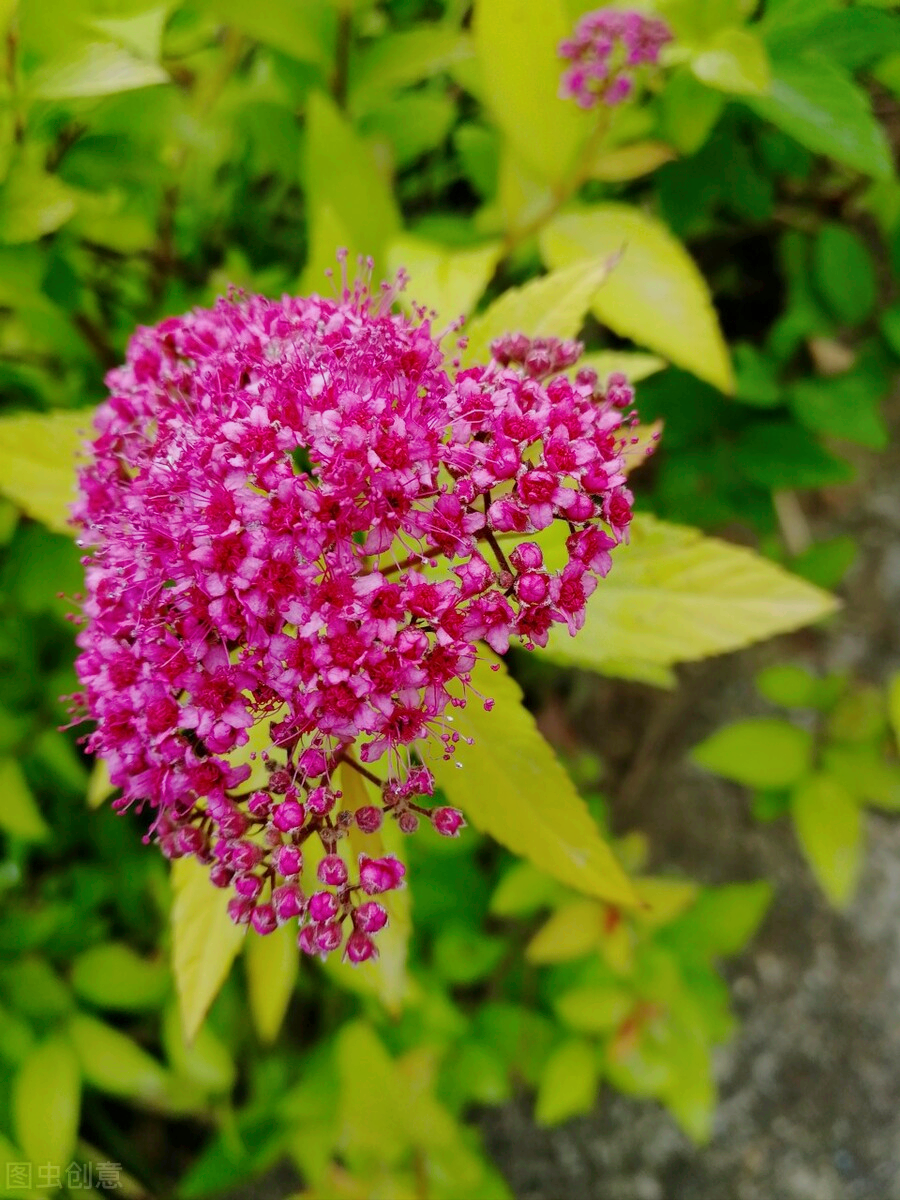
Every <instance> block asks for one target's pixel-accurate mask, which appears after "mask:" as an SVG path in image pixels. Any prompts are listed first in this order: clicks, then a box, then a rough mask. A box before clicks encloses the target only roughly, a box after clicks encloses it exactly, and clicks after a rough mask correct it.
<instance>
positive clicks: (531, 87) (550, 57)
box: [473, 0, 592, 183]
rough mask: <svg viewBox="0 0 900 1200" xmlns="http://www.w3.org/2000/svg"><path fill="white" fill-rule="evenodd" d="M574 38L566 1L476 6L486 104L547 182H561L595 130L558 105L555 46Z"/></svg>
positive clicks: (489, 1)
mask: <svg viewBox="0 0 900 1200" xmlns="http://www.w3.org/2000/svg"><path fill="white" fill-rule="evenodd" d="M570 32H571V21H570V19H569V16H568V13H567V11H566V8H565V5H564V4H563V0H478V2H477V4H476V5H475V18H474V28H473V33H474V39H475V53H476V55H477V58H478V62H479V64H480V66H481V72H482V82H483V91H484V100H485V102H486V104H487V106H488V108H489V109H490V110H491V111H492V113H493V115H494V117H495V119H496V121H497V124H498V125H499V126H500V128H501V129H502V130H503V133H504V134H505V135H506V137H507V138H508V139H509V141H510V142H511V143H512V145H513V146H514V148H515V150H516V153H517V154H518V155H519V157H520V158H521V159H522V160H523V161H524V162H525V163H527V164H528V166H529V167H530V168H531V170H532V171H533V172H534V173H535V174H536V175H537V176H538V177H539V178H541V179H546V180H548V181H550V182H554V183H558V182H561V181H562V180H563V179H564V178H565V177H566V176H567V174H568V172H569V170H570V169H571V166H572V163H573V161H574V159H575V154H576V151H577V149H578V147H579V144H580V143H581V142H582V140H583V139H584V138H585V137H586V136H587V134H588V133H589V131H590V129H591V125H592V122H591V118H590V117H587V118H586V117H585V114H584V113H582V112H580V111H579V110H578V108H577V106H576V105H575V104H574V103H572V102H564V101H562V100H560V99H559V80H560V75H561V73H562V71H561V66H560V61H559V58H558V56H557V46H558V45H559V43H560V41H561V40H562V39H563V38H564V37H566V36H567V35H568V34H569V33H570Z"/></svg>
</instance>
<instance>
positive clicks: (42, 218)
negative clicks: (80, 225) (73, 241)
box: [0, 157, 78, 244]
mask: <svg viewBox="0 0 900 1200" xmlns="http://www.w3.org/2000/svg"><path fill="white" fill-rule="evenodd" d="M77 207H78V202H77V192H75V191H74V189H72V188H70V187H69V186H68V185H67V184H65V183H63V181H62V180H61V179H60V178H59V176H58V175H50V174H48V173H47V172H46V171H45V170H44V169H43V167H42V166H41V165H40V164H39V163H37V162H34V161H32V160H31V159H30V158H29V157H21V158H18V159H16V160H15V161H14V162H13V164H12V167H11V168H10V171H9V174H8V175H7V177H6V181H5V182H4V184H3V187H2V189H0V242H6V243H8V244H16V243H20V242H35V241H37V239H38V238H41V237H43V236H44V235H45V234H47V233H53V232H54V231H55V230H57V229H59V228H60V226H62V225H65V223H66V221H68V220H69V218H70V217H72V216H74V214H75V210H76V209H77Z"/></svg>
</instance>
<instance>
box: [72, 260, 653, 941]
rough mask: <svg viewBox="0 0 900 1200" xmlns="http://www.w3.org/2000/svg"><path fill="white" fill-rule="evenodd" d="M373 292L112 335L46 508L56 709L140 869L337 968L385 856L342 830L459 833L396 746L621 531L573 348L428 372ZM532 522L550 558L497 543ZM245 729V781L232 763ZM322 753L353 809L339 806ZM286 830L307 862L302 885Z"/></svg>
mask: <svg viewBox="0 0 900 1200" xmlns="http://www.w3.org/2000/svg"><path fill="white" fill-rule="evenodd" d="M393 295H394V293H393V291H392V290H391V289H388V290H387V291H385V292H384V293H383V294H382V296H381V297H380V298H378V299H372V298H371V297H370V295H369V293H368V291H367V289H366V288H365V286H364V285H363V284H362V283H357V284H356V286H355V288H354V289H353V290H351V289H349V288H348V287H347V286H346V283H345V285H344V288H343V291H342V294H341V296H340V298H339V299H337V300H329V299H321V298H320V297H317V296H313V297H310V298H299V299H298V298H291V297H285V298H283V299H282V300H280V301H272V300H268V299H265V298H263V297H261V296H242V295H237V294H236V295H233V296H231V297H229V298H228V299H227V300H220V301H219V302H218V303H217V304H216V306H215V307H214V308H213V309H211V310H196V311H194V312H192V313H189V314H187V315H186V316H183V317H177V318H170V319H168V320H165V321H163V322H162V323H161V324H159V325H158V326H156V327H155V328H145V329H139V330H138V331H137V333H136V334H135V335H134V337H133V338H132V341H131V343H130V345H129V348H128V355H127V361H126V364H125V365H124V366H123V367H121V368H118V369H117V370H114V371H112V372H111V373H110V375H109V377H108V381H107V382H108V385H109V389H110V396H109V399H108V400H107V401H106V402H105V403H104V404H103V405H102V406H101V407H100V409H99V411H98V413H97V416H96V421H95V424H96V429H97V435H96V437H95V439H94V441H93V443H92V446H91V450H92V459H91V461H90V463H89V465H88V466H86V467H85V468H84V469H83V470H82V472H81V477H80V489H81V495H80V499H79V501H78V503H77V505H76V508H75V517H76V520H77V522H78V523H79V524H80V526H81V529H82V534H81V543H82V545H84V546H85V547H86V548H87V556H86V558H85V560H84V561H85V565H86V575H87V600H86V602H85V607H84V622H85V623H84V628H82V629H81V631H80V632H79V635H78V644H79V647H80V656H79V658H78V661H77V670H78V675H79V679H80V682H81V685H82V689H83V691H82V692H80V693H79V694H78V695H77V696H76V697H75V698H74V704H75V707H76V709H77V711H78V714H79V715H80V716H84V717H87V718H89V719H90V720H92V721H93V722H95V728H94V730H93V732H92V733H91V734H90V735H89V737H88V738H87V746H88V749H89V750H90V751H92V752H94V753H96V754H99V755H102V756H103V758H104V759H105V760H106V762H107V764H108V767H109V772H110V777H111V779H112V782H113V783H114V784H115V785H116V786H117V787H119V788H121V789H122V797H121V799H120V800H118V801H117V802H116V806H117V808H119V809H124V808H128V807H129V806H131V805H136V806H137V807H138V808H141V807H143V806H144V805H149V806H150V807H151V808H152V809H153V810H154V813H155V815H154V820H153V824H152V833H153V834H154V835H155V837H156V839H157V841H158V842H159V845H160V847H161V849H162V851H163V853H164V854H165V855H166V856H167V857H169V858H177V857H181V856H184V855H192V856H194V857H196V858H197V859H199V860H200V861H201V862H203V863H206V864H208V865H209V868H210V877H211V881H212V882H213V883H214V884H215V885H216V886H218V887H223V888H227V889H229V890H230V891H231V893H232V896H233V898H232V899H231V900H230V903H229V911H230V912H231V915H232V917H233V919H234V920H235V921H237V922H239V923H248V924H250V923H252V925H253V927H254V928H255V929H256V930H257V931H258V932H259V933H268V932H270V931H271V930H272V929H275V928H276V927H277V926H278V925H280V924H283V923H284V922H286V921H288V920H291V919H292V918H294V917H299V918H300V933H299V944H300V946H301V948H302V949H304V950H305V951H307V952H309V953H314V954H323V955H324V954H328V953H330V952H332V951H334V950H336V949H338V948H339V947H340V946H342V945H343V946H344V948H345V949H344V952H345V954H346V955H347V957H348V958H349V959H350V960H351V961H354V962H362V961H365V960H366V959H368V958H371V957H372V955H373V954H374V953H375V945H374V943H373V942H372V940H371V937H370V935H371V934H374V933H377V932H378V930H380V929H381V927H382V926H383V925H384V923H385V921H386V915H384V910H383V909H382V907H381V906H380V905H379V904H377V903H375V902H374V901H371V900H369V899H368V897H370V896H375V895H380V894H381V893H383V892H388V891H391V890H392V889H395V888H397V887H401V886H402V884H403V876H404V867H403V864H402V863H401V862H400V861H399V860H398V859H396V858H394V857H391V856H386V857H385V856H380V855H379V851H378V849H377V843H376V842H373V851H372V853H371V854H361V855H358V856H357V861H356V862H355V864H354V865H352V866H351V865H350V862H349V856H348V855H347V854H346V853H344V854H342V853H341V850H342V848H343V845H344V844H346V843H345V839H346V838H347V836H348V834H349V832H350V829H351V827H353V826H354V824H355V827H356V831H355V833H354V836H355V837H359V836H360V835H370V836H372V837H373V838H374V837H375V836H376V834H377V831H378V829H379V827H380V825H381V824H382V821H383V820H385V819H393V820H395V821H396V823H397V825H398V827H399V828H400V829H401V830H403V831H405V832H410V833H411V832H413V831H414V830H415V828H416V827H417V826H418V825H419V823H420V818H422V817H424V818H425V820H426V822H427V823H429V824H431V826H432V827H433V829H435V830H437V832H438V833H440V834H443V835H444V836H454V835H455V834H457V833H458V831H459V829H460V828H461V827H462V826H463V824H464V821H463V818H462V814H461V813H459V812H458V811H457V810H455V809H452V808H448V807H446V806H441V807H437V808H433V809H431V808H429V807H428V806H427V804H423V803H422V801H423V800H427V798H428V797H429V796H431V795H432V793H433V791H434V781H433V778H432V776H431V773H430V772H429V771H428V770H427V769H426V768H424V767H422V766H421V765H419V764H418V762H417V759H416V748H417V746H418V745H419V744H420V743H421V742H422V740H423V739H439V741H440V742H442V743H443V752H444V754H445V756H446V757H450V756H451V755H452V754H453V752H454V747H455V743H456V741H457V740H458V736H459V735H458V734H457V733H456V732H455V731H454V729H453V725H452V723H450V722H449V721H448V720H447V719H446V716H445V712H446V710H447V708H448V706H450V705H455V704H460V703H464V702H465V699H466V698H467V688H468V685H469V682H470V672H471V670H472V668H473V666H474V664H475V662H476V659H477V656H478V653H479V650H478V644H479V642H480V641H482V640H484V641H486V642H488V643H489V644H490V645H491V646H492V647H493V648H494V649H495V650H497V651H500V652H503V651H505V650H506V648H507V647H508V645H509V643H510V640H511V639H513V640H515V641H517V642H519V643H522V644H524V645H525V646H527V647H529V648H530V647H533V646H534V645H536V644H537V645H544V644H546V642H547V638H548V636H549V632H550V629H551V628H552V626H553V625H554V624H561V625H565V626H567V627H568V628H569V629H570V630H571V631H574V630H576V629H577V628H579V626H580V625H581V623H583V620H584V605H585V603H586V600H587V597H588V596H589V595H590V593H591V591H592V590H593V589H594V587H595V586H596V583H597V579H598V578H599V577H601V576H603V575H605V574H606V572H607V571H608V570H609V566H610V559H609V550H611V549H612V548H613V547H614V546H615V545H616V543H617V542H618V541H620V540H622V539H623V538H625V537H626V536H627V530H628V523H629V521H630V517H631V508H630V502H631V496H630V493H629V492H628V491H627V489H626V487H625V477H624V474H623V470H622V467H623V460H622V457H621V450H622V447H623V444H624V440H625V437H624V435H623V433H622V427H623V426H626V425H628V424H629V423H630V422H631V421H633V420H634V418H633V416H630V415H628V414H626V412H625V409H626V408H627V406H628V405H629V404H630V403H631V400H632V392H631V389H630V388H629V387H628V386H627V384H626V383H625V382H624V380H621V379H620V378H619V379H617V380H615V381H614V386H612V387H611V388H610V390H609V394H607V393H606V392H605V391H604V390H603V389H602V388H600V387H598V383H597V378H596V375H595V374H594V373H593V372H589V371H582V372H580V373H579V374H578V375H577V376H576V377H575V380H574V382H573V381H570V380H569V379H568V378H567V377H566V376H564V375H562V374H560V372H561V371H563V370H564V369H566V368H568V367H570V366H571V365H572V364H573V363H574V362H575V361H576V359H577V357H578V355H579V354H580V352H581V347H580V346H579V345H578V344H577V343H573V342H559V341H554V340H553V339H539V340H535V341H529V340H528V339H527V338H523V337H521V336H520V335H516V336H510V337H507V338H503V339H501V340H500V341H499V342H498V343H496V344H495V346H494V347H493V354H494V358H493V360H492V361H491V362H490V363H489V364H487V365H484V366H476V367H471V368H468V369H466V370H454V369H453V368H454V366H455V364H453V363H449V364H448V363H447V362H446V361H445V357H444V352H443V350H442V347H441V345H440V340H439V339H435V338H434V337H433V336H432V334H431V331H430V328H429V324H428V321H427V319H425V318H424V317H423V316H422V315H421V314H420V315H418V316H416V317H415V318H412V319H410V318H406V317H403V316H400V315H397V314H395V313H392V312H391V311H390V309H391V304H392V301H393ZM556 521H562V522H565V526H566V530H567V543H566V544H567V547H568V551H569V558H568V563H567V565H565V567H564V569H563V570H561V571H550V570H548V569H547V568H546V567H545V565H544V560H543V555H542V552H541V550H540V547H539V546H538V545H537V544H536V543H535V542H533V541H530V540H524V541H521V540H518V535H524V536H525V538H526V539H527V537H528V535H529V534H533V533H534V532H535V531H537V530H540V529H544V528H546V527H547V526H549V525H551V524H553V523H554V522H556ZM600 522H605V526H606V528H605V529H604V528H602V527H601V525H600ZM607 530H608V531H609V532H607ZM507 534H510V535H512V536H511V537H510V538H507ZM504 544H505V545H506V549H505V550H504V548H503V547H504ZM460 687H461V689H462V693H461V695H460V692H459V690H454V689H459V688H460ZM484 703H485V706H486V707H487V708H490V706H491V704H492V702H491V701H490V699H489V698H488V699H486V700H484ZM259 727H262V729H263V730H264V731H265V733H264V735H263V737H262V740H263V741H264V742H265V743H267V749H266V750H265V751H263V752H261V755H260V759H261V763H262V766H263V767H264V769H265V770H264V775H265V782H264V784H262V785H260V784H259V770H257V777H256V786H254V787H252V788H251V787H248V780H249V778H250V776H251V766H250V765H248V762H247V752H246V751H245V752H244V758H243V760H242V761H240V762H239V756H238V752H239V751H240V749H241V747H245V746H246V745H247V742H248V739H249V738H250V735H251V732H252V731H254V729H258V728H259ZM256 737H257V738H259V734H258V733H257V734H256ZM342 762H343V763H347V764H349V765H350V766H351V767H353V768H355V769H357V770H359V771H361V772H362V773H364V774H366V775H368V777H369V778H370V779H372V780H374V781H375V782H377V783H378V784H379V785H380V788H381V798H380V804H378V805H376V804H373V803H367V804H366V805H365V806H363V807H361V808H359V809H358V811H357V812H356V813H355V814H354V813H351V812H349V811H346V810H345V809H344V808H343V807H342V805H341V801H342V796H341V793H340V792H339V791H338V790H337V789H336V770H337V768H338V766H339V765H340V764H341V763H342ZM363 764H367V765H363ZM311 837H315V838H317V839H318V840H319V841H320V842H321V844H322V847H323V850H324V857H321V855H319V856H318V857H317V858H316V859H314V860H313V862H314V863H315V862H317V861H318V858H321V861H320V862H318V866H317V868H316V872H315V874H316V883H317V884H318V885H319V890H317V891H315V892H314V894H313V895H311V896H307V895H305V894H304V892H303V890H302V888H301V884H300V879H299V877H300V875H301V872H302V871H303V869H304V857H305V848H306V843H307V842H308V840H309V839H310V838H311ZM348 939H349V940H348Z"/></svg>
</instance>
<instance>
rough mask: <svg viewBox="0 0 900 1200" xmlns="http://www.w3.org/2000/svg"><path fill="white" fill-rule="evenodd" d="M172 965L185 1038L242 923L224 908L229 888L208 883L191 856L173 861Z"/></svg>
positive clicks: (227, 961) (239, 937) (237, 943)
mask: <svg viewBox="0 0 900 1200" xmlns="http://www.w3.org/2000/svg"><path fill="white" fill-rule="evenodd" d="M172 888H173V893H174V900H173V903H172V919H171V920H172V970H173V972H174V975H175V990H176V992H177V993H178V1004H179V1009H180V1011H181V1023H182V1025H183V1026H184V1031H185V1036H186V1037H187V1039H188V1041H191V1039H192V1038H193V1037H194V1035H195V1034H196V1032H197V1030H198V1029H199V1028H200V1026H201V1024H202V1023H203V1018H204V1017H205V1016H206V1013H207V1011H208V1009H209V1006H210V1005H211V1004H212V1002H213V1000H215V998H216V996H217V995H218V994H219V989H220V988H221V986H222V984H223V983H224V982H225V979H226V977H227V975H228V972H229V971H230V970H231V964H232V963H233V962H234V959H235V957H236V956H237V952H238V950H239V949H240V948H241V943H242V942H243V940H244V934H245V933H246V926H243V925H235V923H234V922H233V921H232V920H231V918H230V917H229V915H228V911H227V904H228V894H227V893H226V892H224V891H222V890H221V889H220V888H216V887H213V885H212V884H211V883H210V881H209V872H208V871H207V870H206V868H205V867H204V866H202V865H201V864H200V863H198V862H197V860H196V859H193V858H179V859H177V860H176V861H175V862H174V863H173V864H172Z"/></svg>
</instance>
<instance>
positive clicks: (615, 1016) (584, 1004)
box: [553, 983, 635, 1033]
mask: <svg viewBox="0 0 900 1200" xmlns="http://www.w3.org/2000/svg"><path fill="white" fill-rule="evenodd" d="M634 1004H635V997H634V995H633V994H632V993H631V992H630V991H628V990H627V989H626V988H624V987H621V986H619V985H618V984H615V983H608V984H600V983H585V984H580V985H579V986H577V987H573V988H569V990H568V991H566V992H563V994H562V995H561V996H557V997H556V999H555V1000H554V1001H553V1007H554V1009H555V1010H556V1015H557V1016H558V1017H559V1019H560V1020H561V1021H563V1022H565V1024H566V1025H568V1026H569V1028H570V1029H574V1030H575V1031H576V1032H577V1033H606V1032H607V1031H608V1030H610V1029H615V1028H616V1026H617V1025H620V1024H621V1023H622V1021H624V1020H625V1018H626V1017H627V1016H628V1014H629V1012H630V1011H631V1009H632V1008H633V1007H634Z"/></svg>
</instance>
